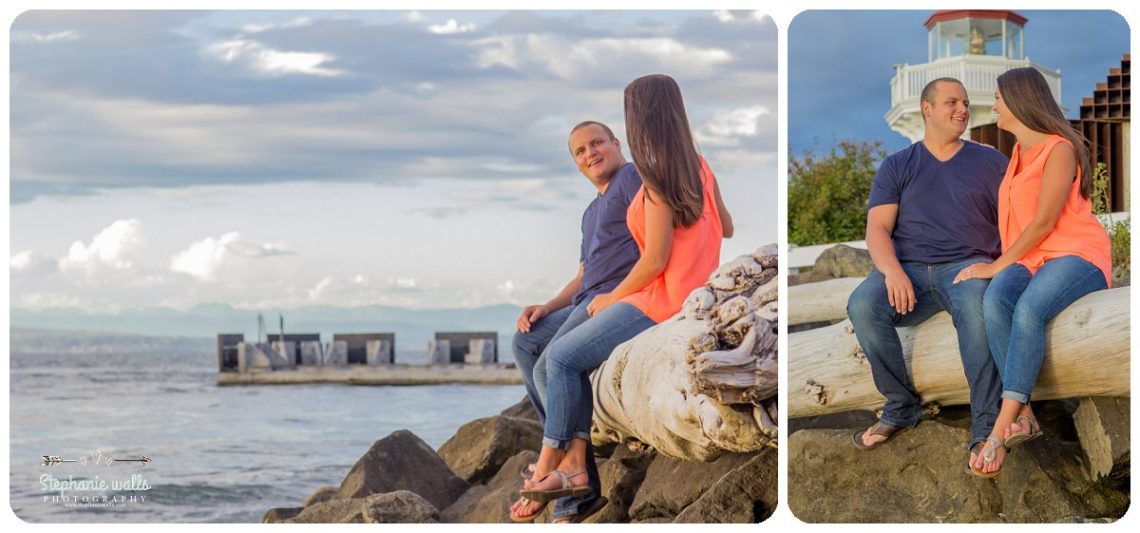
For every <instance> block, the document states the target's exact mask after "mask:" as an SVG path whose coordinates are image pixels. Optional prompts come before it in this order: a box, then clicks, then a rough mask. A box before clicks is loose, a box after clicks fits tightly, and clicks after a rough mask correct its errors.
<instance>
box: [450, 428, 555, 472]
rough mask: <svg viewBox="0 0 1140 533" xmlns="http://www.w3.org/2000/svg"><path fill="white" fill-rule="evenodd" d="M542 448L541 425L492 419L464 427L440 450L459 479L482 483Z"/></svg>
mask: <svg viewBox="0 0 1140 533" xmlns="http://www.w3.org/2000/svg"><path fill="white" fill-rule="evenodd" d="M541 446H542V426H541V425H539V423H538V422H535V421H533V420H525V419H522V418H511V417H508V416H491V417H487V418H480V419H478V420H475V421H474V422H468V423H467V424H464V425H463V427H461V428H459V431H457V432H456V433H455V435H454V436H453V437H451V438H450V439H448V440H447V442H445V443H443V446H440V447H439V456H440V457H442V458H443V461H444V462H445V463H447V466H448V467H450V468H451V471H452V472H455V473H456V474H457V475H458V476H459V477H461V478H463V479H465V480H467V481H468V482H470V483H483V482H485V481H487V480H489V479H491V478H492V477H493V476H494V475H495V474H496V473H497V472H498V471H499V468H501V467H502V466H503V463H505V462H507V460H508V459H510V458H511V457H514V456H515V455H517V454H518V453H519V452H522V451H524V450H537V449H539V448H540V447H541Z"/></svg>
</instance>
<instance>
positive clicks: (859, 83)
mask: <svg viewBox="0 0 1140 533" xmlns="http://www.w3.org/2000/svg"><path fill="white" fill-rule="evenodd" d="M932 13H933V11H805V12H803V13H800V14H799V15H798V16H796V18H795V19H793V20H792V22H791V24H790V26H789V29H788V129H789V131H788V149H789V151H790V152H791V153H792V154H800V153H802V152H803V151H804V150H806V149H809V148H811V147H812V146H819V147H826V146H829V145H830V144H831V143H832V139H833V138H834V139H858V140H880V141H883V145H884V147H885V148H886V149H887V150H888V151H895V150H900V149H902V148H904V147H906V146H907V145H908V144H909V141H907V140H906V139H905V138H904V137H903V136H902V135H899V134H898V133H895V132H894V131H891V129H890V128H889V127H887V123H886V121H885V120H883V115H884V114H885V113H886V112H887V111H888V110H889V109H890V106H891V93H890V81H891V77H892V76H893V75H894V69H893V68H892V65H894V64H897V63H909V64H912V65H914V64H918V63H925V62H926V60H927V45H926V39H927V31H926V27H925V26H923V23H924V22H925V21H926V19H927V18H929V17H930V15H931V14H932ZM1017 13H1019V14H1021V15H1023V16H1025V17H1026V18H1028V19H1029V22H1028V23H1026V25H1025V52H1026V55H1027V56H1028V57H1029V59H1030V60H1032V61H1033V62H1034V63H1037V64H1039V65H1041V66H1043V67H1046V68H1050V69H1060V70H1061V75H1062V77H1061V98H1062V102H1061V103H1062V105H1064V106H1065V107H1066V108H1068V115H1069V116H1070V118H1072V117H1075V116H1076V114H1077V112H1078V111H1079V108H1080V102H1081V98H1082V97H1086V96H1092V91H1093V88H1094V87H1095V85H1096V83H1097V82H1103V81H1104V80H1105V78H1106V77H1107V75H1108V69H1109V68H1111V67H1119V66H1120V59H1121V57H1122V55H1123V54H1124V53H1126V52H1128V50H1129V30H1128V25H1127V23H1126V22H1125V21H1124V19H1123V18H1122V17H1121V16H1119V15H1117V14H1116V13H1114V12H1111V11H1032V10H1025V11H1022V10H1018V11H1017Z"/></svg>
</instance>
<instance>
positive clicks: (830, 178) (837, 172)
mask: <svg viewBox="0 0 1140 533" xmlns="http://www.w3.org/2000/svg"><path fill="white" fill-rule="evenodd" d="M886 155H887V153H886V151H885V150H883V148H882V143H880V142H879V141H875V142H858V141H840V142H839V143H838V144H837V145H836V146H832V147H831V148H830V149H829V150H828V151H827V153H826V154H824V155H822V156H817V155H816V153H815V152H814V151H812V150H809V151H807V152H805V153H804V154H803V156H802V157H800V158H796V157H793V156H791V155H790V154H789V156H788V242H790V243H792V244H797V245H800V246H807V245H811V244H825V243H832V242H844V241H856V240H861V239H863V238H864V237H865V235H866V231H867V200H868V198H869V197H870V196H871V182H872V181H874V179H875V170H876V166H877V165H878V163H879V161H882V159H883V158H884V157H886Z"/></svg>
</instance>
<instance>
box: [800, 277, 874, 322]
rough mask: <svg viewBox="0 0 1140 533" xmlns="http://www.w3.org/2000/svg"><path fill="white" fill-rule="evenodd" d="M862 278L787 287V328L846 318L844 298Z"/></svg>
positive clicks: (831, 280) (838, 279)
mask: <svg viewBox="0 0 1140 533" xmlns="http://www.w3.org/2000/svg"><path fill="white" fill-rule="evenodd" d="M863 279H864V278H836V279H829V280H827V281H818V282H815V283H805V284H803V285H796V286H794V287H788V304H787V305H785V306H784V307H787V308H788V325H789V326H795V325H797V324H807V323H810V322H825V321H829V320H842V319H844V318H847V298H848V297H849V296H851V293H852V292H853V291H854V290H855V287H858V286H859V284H860V283H863Z"/></svg>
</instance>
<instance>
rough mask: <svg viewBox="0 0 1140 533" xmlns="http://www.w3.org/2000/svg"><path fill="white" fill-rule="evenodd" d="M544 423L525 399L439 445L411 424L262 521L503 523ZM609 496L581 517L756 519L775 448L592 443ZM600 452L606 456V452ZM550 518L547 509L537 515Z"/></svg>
mask: <svg viewBox="0 0 1140 533" xmlns="http://www.w3.org/2000/svg"><path fill="white" fill-rule="evenodd" d="M541 440H542V426H541V425H540V424H539V423H538V420H537V418H536V416H535V414H534V410H533V408H532V407H531V405H530V402H529V401H528V400H526V399H525V398H524V399H523V400H522V401H521V402H519V403H518V404H517V405H514V406H512V407H510V408H508V409H506V410H504V411H503V412H502V413H500V414H499V415H497V416H492V417H487V418H481V419H478V420H475V421H472V422H469V423H467V424H465V425H464V426H463V427H461V428H459V430H458V431H457V432H456V434H455V435H454V436H453V437H452V438H451V439H449V440H448V441H447V442H445V443H444V444H443V445H442V446H440V447H439V449H438V450H433V449H431V447H430V446H428V445H427V444H426V443H424V442H423V440H421V439H420V438H419V437H417V436H416V435H415V434H413V433H411V432H409V431H396V432H394V433H392V434H390V435H388V436H386V437H384V438H382V439H380V440H378V441H376V442H375V443H374V444H373V445H372V447H371V448H370V449H369V450H368V451H367V452H366V453H365V454H364V455H363V456H361V458H360V459H359V460H358V461H357V462H356V464H354V465H353V466H352V468H351V469H350V470H349V472H348V473H347V475H346V476H345V478H344V480H343V481H342V482H341V484H340V485H339V486H336V487H332V486H329V487H321V488H318V489H316V490H315V491H314V492H313V494H312V495H310V496H309V497H308V498H306V499H305V500H304V501H303V502H300V505H299V506H296V507H275V508H273V509H270V510H268V511H267V512H266V513H265V516H264V517H263V518H262V522H269V523H432V522H442V523H500V522H510V505H511V503H512V502H513V501H514V500H515V499H516V498H517V494H518V490H519V489H520V488H521V486H522V480H521V478H520V477H519V472H521V471H522V469H523V468H524V467H525V466H526V465H527V464H528V463H532V462H534V460H535V459H536V458H537V457H538V454H537V450H538V449H539V447H540V445H541ZM598 454H599V456H598V468H599V472H600V474H601V479H602V490H603V494H604V495H605V496H606V497H607V498H608V499H609V503H608V504H607V505H606V506H605V507H604V508H603V509H602V510H601V511H600V512H599V513H597V514H596V515H594V516H593V517H591V518H589V519H588V520H587V522H599V523H658V522H687V523H713V522H715V523H756V522H760V521H763V520H764V519H766V518H767V517H768V516H770V515H771V514H772V511H773V510H774V509H775V507H776V497H777V489H776V486H777V479H778V476H777V463H776V450H775V449H774V448H765V449H763V450H761V451H759V452H756V453H725V454H722V455H721V456H720V457H718V458H716V459H715V460H713V461H710V462H697V461H681V460H677V459H672V458H669V457H665V456H662V455H659V454H658V453H656V452H655V451H653V450H651V449H631V448H630V447H626V446H614V447H612V449H608V450H598ZM603 454H604V456H603ZM549 519H550V510H549V508H548V510H547V511H545V512H544V513H543V514H542V515H541V516H540V517H539V518H538V519H537V520H536V522H540V523H541V522H547V521H549Z"/></svg>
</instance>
